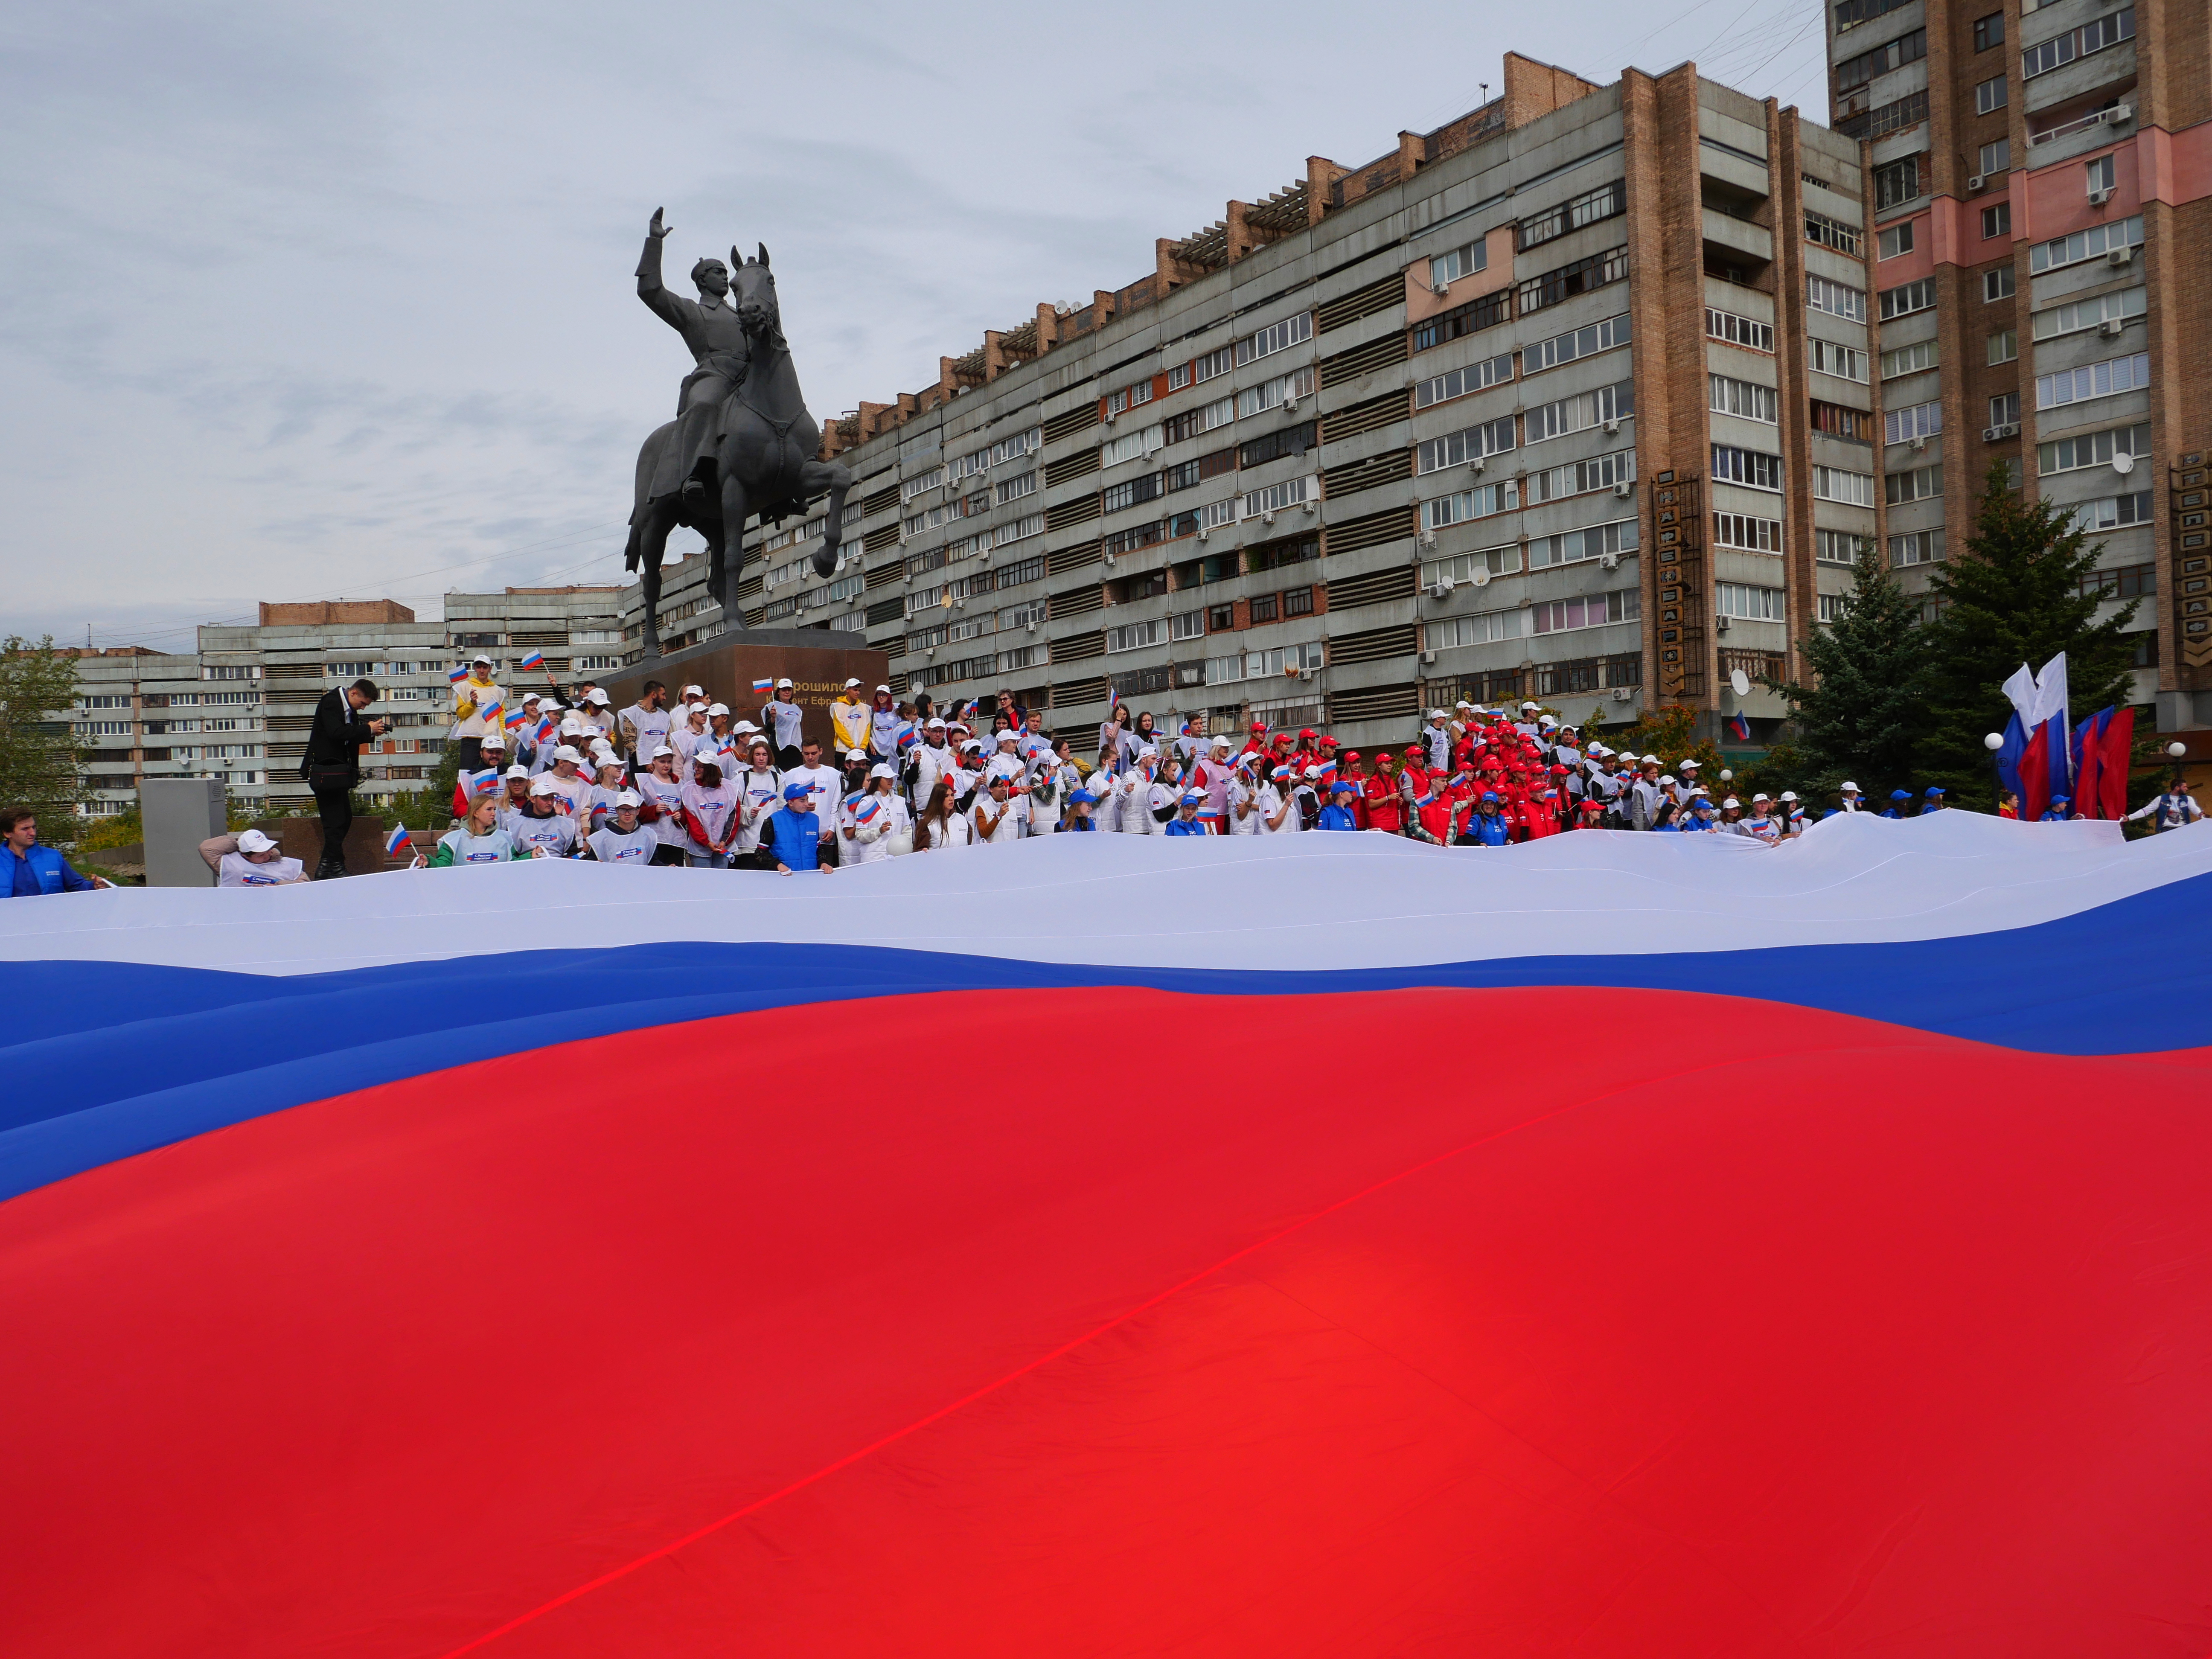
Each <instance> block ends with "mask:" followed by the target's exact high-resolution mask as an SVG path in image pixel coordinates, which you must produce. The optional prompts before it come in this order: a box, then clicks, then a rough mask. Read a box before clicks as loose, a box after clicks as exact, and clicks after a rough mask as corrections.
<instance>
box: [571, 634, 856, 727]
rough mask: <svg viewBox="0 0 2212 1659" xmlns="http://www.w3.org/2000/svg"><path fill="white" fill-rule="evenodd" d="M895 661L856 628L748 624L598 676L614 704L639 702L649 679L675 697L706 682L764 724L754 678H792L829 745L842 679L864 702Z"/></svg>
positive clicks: (809, 719) (764, 696) (738, 712)
mask: <svg viewBox="0 0 2212 1659" xmlns="http://www.w3.org/2000/svg"><path fill="white" fill-rule="evenodd" d="M846 641H851V643H850V644H848V643H846ZM890 665H891V662H890V654H889V653H886V652H882V651H876V650H871V649H870V648H869V647H867V646H866V645H865V644H863V643H861V641H860V635H858V634H841V633H832V632H830V631H829V629H825V628H775V629H769V628H751V629H744V630H742V631H740V632H738V633H735V634H724V635H719V636H718V637H716V638H714V639H711V640H708V641H707V642H706V643H705V644H703V645H694V646H690V647H685V648H684V650H681V651H676V652H671V653H669V654H668V655H667V656H665V657H662V658H659V659H657V660H655V661H653V662H642V663H638V664H636V665H634V666H632V667H629V668H624V669H621V670H618V671H616V672H614V673H612V674H608V675H605V676H603V677H601V678H600V681H599V683H600V684H602V685H604V686H605V688H606V692H607V696H610V697H611V698H613V699H614V706H615V708H617V709H622V708H628V707H629V705H630V704H632V703H634V702H636V701H637V695H638V692H639V691H640V690H641V689H642V688H643V686H644V684H645V683H646V682H647V680H659V681H661V682H662V683H663V684H665V685H666V686H667V687H668V695H669V696H670V698H671V701H672V700H673V699H674V697H675V696H676V694H677V693H678V691H681V690H683V689H684V686H685V685H686V684H699V685H703V686H704V687H706V688H707V701H708V702H724V703H727V704H728V705H729V706H730V709H731V712H732V715H733V716H734V717H735V718H736V719H738V720H750V721H752V723H753V724H754V725H756V726H759V725H763V724H764V722H763V720H761V717H760V709H761V705H762V704H763V703H764V702H767V701H768V700H769V694H768V693H766V692H761V691H756V690H753V682H754V681H755V680H757V679H764V680H769V681H774V680H777V679H781V678H789V679H790V680H791V681H792V683H793V691H794V693H795V695H796V696H798V699H799V704H800V706H801V707H802V708H805V711H806V712H805V720H804V722H803V729H804V731H805V734H806V736H808V737H810V738H816V739H818V740H819V741H820V743H821V744H822V746H823V749H824V750H827V749H829V746H830V732H829V705H830V703H831V702H833V701H834V700H835V699H836V696H837V694H838V692H840V691H841V690H843V689H844V685H845V682H846V681H847V680H848V679H857V680H859V681H860V692H859V693H857V694H856V695H858V696H860V701H861V702H867V701H869V698H870V697H871V696H873V694H874V691H875V689H876V687H878V685H888V684H890Z"/></svg>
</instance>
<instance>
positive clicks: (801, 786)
mask: <svg viewBox="0 0 2212 1659" xmlns="http://www.w3.org/2000/svg"><path fill="white" fill-rule="evenodd" d="M812 793H814V789H813V786H812V785H811V784H805V783H791V784H786V785H785V786H784V790H783V798H784V799H786V800H800V799H805V797H806V796H808V795H811V794H812Z"/></svg>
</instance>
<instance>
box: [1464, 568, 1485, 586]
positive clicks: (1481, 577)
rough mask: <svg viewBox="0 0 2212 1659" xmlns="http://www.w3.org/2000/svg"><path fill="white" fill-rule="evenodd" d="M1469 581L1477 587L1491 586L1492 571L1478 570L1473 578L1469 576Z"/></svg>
mask: <svg viewBox="0 0 2212 1659" xmlns="http://www.w3.org/2000/svg"><path fill="white" fill-rule="evenodd" d="M1468 580H1469V581H1471V582H1473V583H1474V585H1475V586H1477V587H1487V586H1490V571H1489V569H1488V568H1487V567H1480V568H1477V569H1476V571H1475V573H1474V574H1473V575H1472V576H1469V577H1468Z"/></svg>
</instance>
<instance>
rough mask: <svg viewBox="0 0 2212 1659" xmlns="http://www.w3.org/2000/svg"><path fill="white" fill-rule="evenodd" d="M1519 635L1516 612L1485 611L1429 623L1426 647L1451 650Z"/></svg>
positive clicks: (1486, 643)
mask: <svg viewBox="0 0 2212 1659" xmlns="http://www.w3.org/2000/svg"><path fill="white" fill-rule="evenodd" d="M1520 637H1521V613H1520V612H1519V611H1483V612H1482V613H1481V614H1480V615H1479V616H1473V617H1445V618H1444V619H1443V621H1442V622H1432V623H1430V624H1429V632H1428V640H1427V644H1428V648H1429V649H1430V650H1431V651H1452V650H1456V649H1457V648H1458V647H1461V646H1463V645H1494V644H1495V643H1497V642H1498V641H1499V640H1517V639H1519V638H1520Z"/></svg>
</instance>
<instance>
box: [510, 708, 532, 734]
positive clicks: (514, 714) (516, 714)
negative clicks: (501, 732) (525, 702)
mask: <svg viewBox="0 0 2212 1659" xmlns="http://www.w3.org/2000/svg"><path fill="white" fill-rule="evenodd" d="M529 718H530V716H529V715H527V714H524V713H523V712H522V711H521V710H520V708H511V709H509V710H507V717H506V724H507V730H508V731H510V732H519V731H520V730H521V729H522V723H523V721H525V720H528V719H529Z"/></svg>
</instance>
